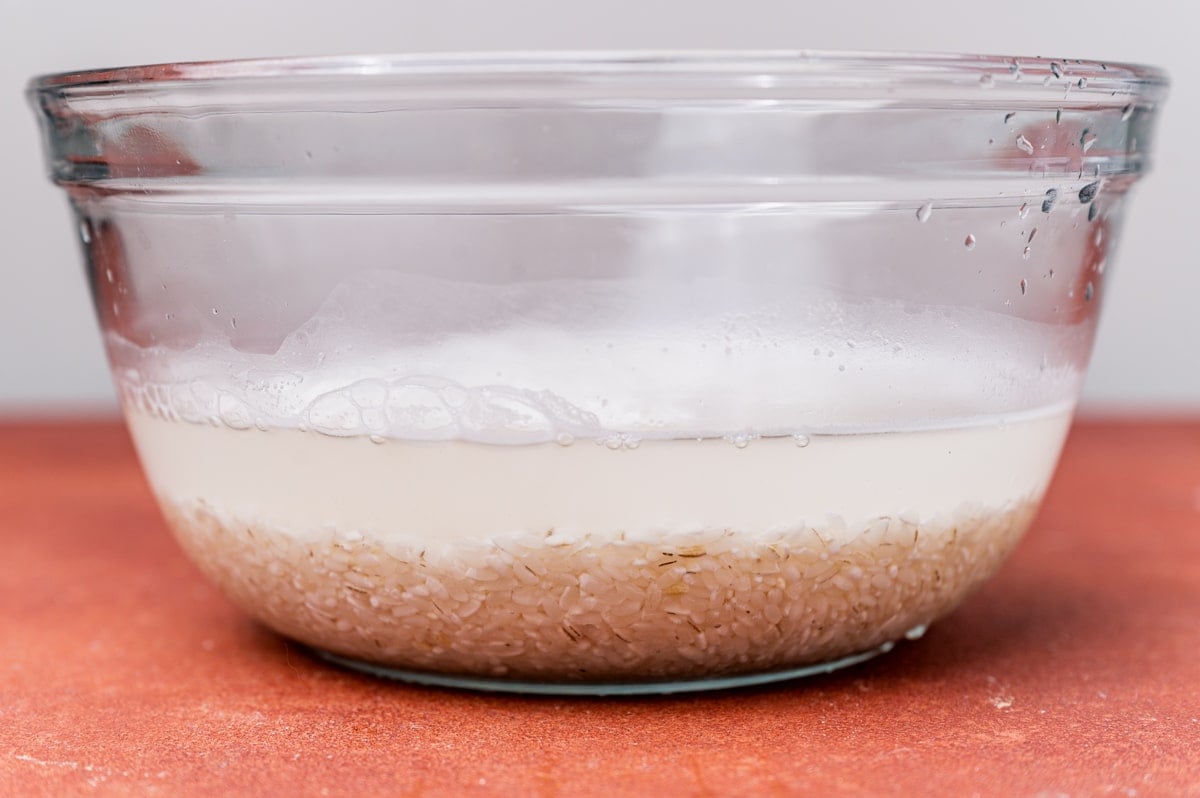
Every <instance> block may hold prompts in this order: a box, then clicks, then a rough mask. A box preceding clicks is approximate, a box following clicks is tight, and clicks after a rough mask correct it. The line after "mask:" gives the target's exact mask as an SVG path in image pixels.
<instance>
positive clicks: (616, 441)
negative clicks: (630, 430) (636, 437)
mask: <svg viewBox="0 0 1200 798" xmlns="http://www.w3.org/2000/svg"><path fill="white" fill-rule="evenodd" d="M604 445H605V446H607V447H608V448H609V449H612V450H613V451H614V452H615V451H616V450H617V449H620V448H621V437H620V436H619V435H611V436H609V437H608V438H605V439H604Z"/></svg>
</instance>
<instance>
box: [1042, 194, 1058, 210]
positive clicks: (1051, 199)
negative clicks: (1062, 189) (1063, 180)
mask: <svg viewBox="0 0 1200 798" xmlns="http://www.w3.org/2000/svg"><path fill="white" fill-rule="evenodd" d="M1056 202H1058V189H1056V188H1052V189H1050V190H1049V191H1047V192H1046V198H1045V199H1044V200H1042V213H1050V211H1052V210H1054V203H1056Z"/></svg>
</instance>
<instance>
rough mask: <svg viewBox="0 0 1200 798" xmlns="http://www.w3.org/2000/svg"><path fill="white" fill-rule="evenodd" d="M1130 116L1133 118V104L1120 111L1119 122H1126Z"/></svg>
mask: <svg viewBox="0 0 1200 798" xmlns="http://www.w3.org/2000/svg"><path fill="white" fill-rule="evenodd" d="M1131 116H1133V103H1130V104H1129V105H1127V106H1125V107H1124V108H1122V109H1121V121H1122V122H1128V121H1129V117H1131Z"/></svg>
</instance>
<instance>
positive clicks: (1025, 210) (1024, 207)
mask: <svg viewBox="0 0 1200 798" xmlns="http://www.w3.org/2000/svg"><path fill="white" fill-rule="evenodd" d="M1028 215H1029V203H1028V202H1022V203H1021V207H1020V208H1017V216H1019V217H1020V218H1022V219H1024V218H1025V217H1026V216H1028Z"/></svg>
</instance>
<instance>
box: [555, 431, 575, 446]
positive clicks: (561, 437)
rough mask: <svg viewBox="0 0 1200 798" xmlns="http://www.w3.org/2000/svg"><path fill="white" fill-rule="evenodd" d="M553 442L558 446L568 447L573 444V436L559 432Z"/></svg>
mask: <svg viewBox="0 0 1200 798" xmlns="http://www.w3.org/2000/svg"><path fill="white" fill-rule="evenodd" d="M554 442H555V443H557V444H558V445H559V446H570V445H571V444H572V443H574V442H575V436H574V435H572V434H571V433H569V432H560V433H558V435H556V436H554Z"/></svg>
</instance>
